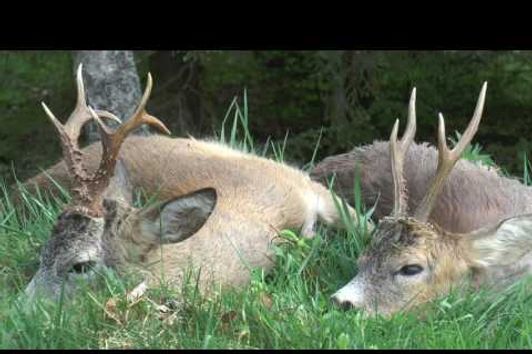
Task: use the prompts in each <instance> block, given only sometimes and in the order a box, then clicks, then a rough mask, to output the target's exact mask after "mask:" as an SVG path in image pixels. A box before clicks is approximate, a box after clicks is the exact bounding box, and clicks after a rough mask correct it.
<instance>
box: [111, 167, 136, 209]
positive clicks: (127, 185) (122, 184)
mask: <svg viewBox="0 0 532 354" xmlns="http://www.w3.org/2000/svg"><path fill="white" fill-rule="evenodd" d="M104 198H105V199H113V200H117V199H121V200H123V201H125V202H127V203H129V204H131V203H132V202H133V188H132V186H131V182H130V180H129V172H128V171H127V168H126V165H125V164H124V162H122V160H117V161H116V165H115V170H114V174H113V177H112V178H111V180H110V181H109V186H108V187H107V189H106V190H105V194H104Z"/></svg>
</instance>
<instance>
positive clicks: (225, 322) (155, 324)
mask: <svg viewBox="0 0 532 354" xmlns="http://www.w3.org/2000/svg"><path fill="white" fill-rule="evenodd" d="M233 110H234V111H233ZM234 112H237V113H234ZM245 112H246V108H244V109H241V108H240V107H239V105H238V102H237V100H235V101H234V104H232V106H231V108H230V110H229V111H228V115H227V116H228V117H230V116H233V121H232V128H231V131H230V132H229V135H230V136H229V137H227V136H226V131H225V130H222V133H221V135H222V136H224V137H225V139H226V140H225V141H226V142H227V143H229V144H232V145H233V146H239V147H240V148H244V149H248V150H249V151H259V150H256V149H258V147H257V146H256V144H254V142H253V140H252V138H251V134H249V132H246V129H247V128H246V127H247V124H246V122H247V113H245ZM242 128H244V132H243V133H242V134H241V135H240V138H239V135H238V134H237V131H236V130H239V129H242ZM239 139H241V140H239ZM238 144H240V145H238ZM271 146H272V147H273V146H275V148H274V155H275V156H277V158H282V156H283V151H284V150H283V145H282V144H278V145H275V144H274V145H271ZM261 151H262V152H261V153H266V151H267V149H262V150H261ZM355 188H359V186H358V185H355ZM5 190H6V188H5V187H4V191H5ZM357 194H358V193H357ZM64 201H65V198H62V199H59V200H51V199H47V198H46V197H44V196H42V195H41V196H37V197H28V198H27V199H25V200H24V204H25V208H24V210H15V209H14V207H13V204H12V202H11V201H10V199H9V197H8V196H7V192H5V193H4V196H3V197H2V198H1V199H0V239H1V240H2V242H0V289H2V291H0V324H1V325H0V348H530V347H531V342H532V299H531V296H530V295H529V291H528V286H529V285H530V282H527V281H522V282H520V283H517V284H516V285H515V286H513V287H511V288H509V289H508V290H506V291H504V292H502V293H498V294H493V293H489V292H487V291H480V292H476V293H475V292H466V293H465V294H458V293H457V292H455V293H453V294H451V295H450V296H448V297H445V298H441V299H438V300H436V301H433V302H432V303H430V304H427V305H426V306H424V307H422V308H419V309H418V310H416V311H413V312H411V313H409V314H398V315H395V316H393V317H392V318H389V319H384V318H379V317H377V318H366V317H364V316H363V314H362V313H360V312H358V311H349V312H343V311H340V310H338V309H336V308H334V307H333V306H331V304H330V302H329V297H330V295H331V294H332V293H333V292H334V291H336V290H337V289H338V288H339V287H341V286H342V285H344V284H345V283H346V282H347V281H349V280H350V279H351V278H352V277H353V276H354V275H355V274H356V271H357V270H356V265H355V260H356V258H357V257H358V255H359V254H360V251H361V250H362V249H363V248H364V245H365V244H366V243H367V241H368V235H367V232H366V230H365V229H364V227H363V226H362V225H357V224H354V223H353V222H352V221H351V220H349V219H348V218H345V219H346V220H345V221H346V223H347V224H348V226H349V227H348V230H347V231H334V230H328V229H326V228H323V227H322V228H321V229H320V230H319V232H318V235H317V236H316V237H315V238H314V239H311V240H309V239H301V238H299V237H298V235H297V234H295V233H293V232H291V231H288V230H285V231H283V232H281V235H280V237H281V239H282V242H281V243H280V244H279V245H278V246H276V248H275V252H276V255H277V258H276V262H277V263H276V267H275V269H274V271H273V272H272V273H271V274H268V275H265V274H263V273H262V272H260V271H255V272H254V274H253V279H252V281H251V283H250V284H249V285H248V286H247V287H245V288H242V289H239V290H233V291H227V292H224V293H222V294H218V295H214V296H212V297H211V298H201V297H200V296H198V294H197V292H196V291H195V288H194V286H193V281H191V282H190V283H189V284H188V286H186V287H185V288H184V289H181V290H183V293H181V292H180V291H178V290H177V289H169V288H165V287H164V286H161V287H160V288H155V289H151V290H149V292H148V296H147V298H145V299H143V300H142V301H140V302H138V303H136V304H133V305H128V304H127V303H126V302H125V300H124V295H125V293H126V292H127V290H130V289H131V288H132V287H133V286H134V285H135V282H134V279H133V278H132V277H131V278H130V277H123V278H118V277H117V276H116V275H114V274H113V273H112V272H109V273H106V274H102V275H101V277H100V278H101V279H100V281H99V286H98V287H97V288H95V289H89V288H86V289H85V290H84V291H80V292H79V295H78V296H77V297H76V298H74V299H71V300H70V301H59V302H57V303H46V302H44V301H38V302H36V303H35V304H33V305H31V306H28V307H24V306H22V305H19V304H18V303H17V302H16V301H15V300H16V298H17V296H19V294H20V293H21V291H22V290H23V289H24V287H25V286H26V284H27V283H28V282H29V280H30V279H31V276H32V275H33V273H34V272H35V270H36V269H37V267H38V262H39V261H38V255H39V250H40V247H41V246H42V245H43V244H44V243H45V242H46V240H47V238H48V236H49V232H50V229H51V227H52V226H53V223H54V221H55V218H56V216H57V215H58V213H59V212H60V210H61V206H62V204H63V203H64ZM353 204H354V205H355V207H356V209H357V211H358V212H359V213H360V214H361V215H366V216H369V215H370V214H371V209H370V210H369V211H368V212H367V213H366V212H365V210H364V206H363V205H362V203H361V200H360V199H357V200H355V201H353ZM339 207H341V206H340V205H339ZM171 297H179V298H180V299H182V301H183V302H184V305H183V306H182V308H180V310H179V311H177V312H175V313H173V314H172V315H171V316H172V317H168V318H166V319H165V320H161V319H160V318H159V313H158V312H157V311H156V310H155V304H162V303H164V302H165V299H168V298H171ZM110 298H114V299H115V300H116V307H115V308H107V313H106V311H105V308H106V306H105V304H106V303H107V301H108V299H110Z"/></svg>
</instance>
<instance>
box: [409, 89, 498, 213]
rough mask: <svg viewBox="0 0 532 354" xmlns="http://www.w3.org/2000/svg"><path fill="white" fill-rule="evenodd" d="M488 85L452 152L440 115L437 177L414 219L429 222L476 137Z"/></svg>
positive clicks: (479, 97) (482, 91)
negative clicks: (456, 165) (449, 178)
mask: <svg viewBox="0 0 532 354" xmlns="http://www.w3.org/2000/svg"><path fill="white" fill-rule="evenodd" d="M487 85H488V83H487V82H484V84H483V85H482V89H481V90H480V94H479V96H478V100H477V106H476V108H475V112H474V113H473V117H472V118H471V121H470V122H469V125H468V127H467V129H466V131H465V132H464V134H463V135H462V137H461V138H460V141H458V143H457V144H456V146H455V147H454V148H453V149H452V150H449V148H448V146H447V142H446V138H445V121H444V119H443V115H442V114H441V113H439V123H438V167H437V169H436V175H435V176H434V178H433V180H432V184H431V186H430V187H429V189H428V191H427V193H426V194H425V197H424V198H423V200H422V201H421V203H420V204H419V206H418V207H417V209H416V212H415V213H414V217H415V218H416V219H417V220H419V221H423V222H425V221H427V220H428V218H429V215H430V213H431V211H432V208H433V206H434V202H435V200H436V198H437V197H438V195H439V193H440V191H441V189H442V187H443V184H444V183H445V180H446V179H447V177H448V176H449V174H450V173H451V171H452V169H453V167H454V165H455V164H456V162H457V161H458V160H459V159H460V156H461V155H462V153H463V152H464V150H465V148H466V147H467V146H468V145H469V143H470V142H471V140H472V139H473V137H474V136H475V134H476V132H477V129H478V125H479V123H480V119H481V118H482V111H483V109H484V101H485V98H486V89H487Z"/></svg>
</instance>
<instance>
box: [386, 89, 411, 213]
mask: <svg viewBox="0 0 532 354" xmlns="http://www.w3.org/2000/svg"><path fill="white" fill-rule="evenodd" d="M398 131H399V119H396V121H395V124H394V126H393V129H392V133H391V135H390V160H391V164H392V176H393V184H394V208H393V212H392V216H394V217H396V218H398V217H401V216H403V215H404V214H406V209H407V196H406V183H405V180H404V176H403V163H404V158H405V156H406V153H407V151H408V148H409V147H410V145H411V144H412V141H413V140H414V136H415V134H416V88H415V87H414V88H413V89H412V94H411V95H410V102H409V104H408V122H407V126H406V129H405V133H404V135H403V138H402V139H401V140H400V141H398V140H397V133H398Z"/></svg>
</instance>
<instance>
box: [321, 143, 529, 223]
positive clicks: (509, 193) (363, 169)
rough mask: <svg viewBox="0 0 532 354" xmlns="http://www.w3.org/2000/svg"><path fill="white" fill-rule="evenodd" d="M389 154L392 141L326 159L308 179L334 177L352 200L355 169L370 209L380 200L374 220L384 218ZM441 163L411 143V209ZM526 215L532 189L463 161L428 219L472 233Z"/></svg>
mask: <svg viewBox="0 0 532 354" xmlns="http://www.w3.org/2000/svg"><path fill="white" fill-rule="evenodd" d="M389 156H390V152H389V147H388V142H383V141H376V142H374V143H373V144H370V145H365V146H361V147H357V148H355V149H353V150H352V151H350V152H348V153H344V154H339V155H334V156H330V157H327V158H325V159H324V160H323V161H321V162H320V163H319V164H318V165H316V167H315V168H314V169H313V170H312V172H311V174H310V175H311V178H312V179H314V180H316V181H320V182H321V183H324V184H326V183H327V180H328V179H329V178H331V177H332V176H333V175H336V177H335V179H334V181H335V182H334V186H333V189H334V190H335V192H336V193H338V194H339V195H340V196H341V197H343V198H345V199H346V201H348V202H352V201H353V200H354V195H353V191H354V188H353V187H354V182H355V169H356V171H357V172H356V173H357V174H358V175H359V176H360V183H361V189H362V197H363V200H364V203H365V205H366V206H367V207H369V206H372V205H374V204H375V202H377V204H376V209H375V216H376V217H377V218H379V219H380V218H382V217H384V216H386V215H388V214H389V213H390V212H391V211H392V207H393V198H394V195H393V179H392V173H391V167H390V157H389ZM437 163H438V152H437V150H436V148H435V147H433V146H431V145H429V144H427V143H421V144H416V143H413V144H412V146H411V147H410V150H409V152H408V154H407V155H406V157H405V163H404V175H405V180H406V184H407V191H408V196H409V198H408V208H409V209H410V210H414V209H415V208H416V207H417V206H418V205H419V203H420V202H421V199H422V198H423V195H424V194H425V192H426V191H427V189H428V187H429V184H430V181H431V179H432V177H433V176H434V174H435V171H436V165H437ZM356 166H358V167H356ZM527 212H532V188H530V187H528V186H525V185H523V184H522V183H521V182H520V181H519V180H517V179H515V178H511V177H506V176H503V175H502V174H501V173H500V172H498V171H497V170H496V169H494V168H488V167H486V166H484V165H479V164H477V163H473V162H471V161H468V160H464V159H461V160H459V161H458V162H457V164H456V166H455V167H454V169H453V171H452V172H451V173H450V175H449V177H448V179H447V181H446V183H445V185H444V187H443V189H442V192H441V194H440V195H439V197H438V198H437V200H436V204H435V206H434V209H433V210H432V213H431V215H430V218H429V219H430V221H432V222H434V223H435V224H437V225H439V226H441V227H442V228H444V229H446V230H448V231H450V232H469V231H472V230H474V229H477V228H479V227H482V226H486V225H493V224H496V223H498V222H499V221H501V220H503V219H505V218H508V217H510V216H514V215H517V214H522V213H527Z"/></svg>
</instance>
